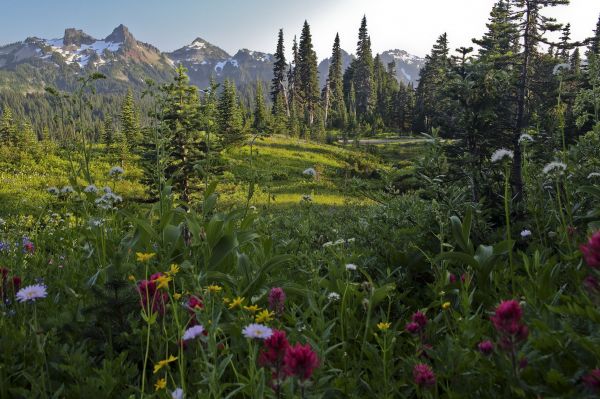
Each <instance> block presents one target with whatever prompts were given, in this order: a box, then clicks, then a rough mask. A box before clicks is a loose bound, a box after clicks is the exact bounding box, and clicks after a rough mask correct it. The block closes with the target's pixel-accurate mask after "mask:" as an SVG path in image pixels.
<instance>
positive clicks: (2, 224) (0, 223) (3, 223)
mask: <svg viewBox="0 0 600 399" xmlns="http://www.w3.org/2000/svg"><path fill="white" fill-rule="evenodd" d="M5 224H6V222H5V221H4V219H2V218H0V227H2V226H4V225H5Z"/></svg>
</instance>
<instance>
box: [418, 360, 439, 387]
mask: <svg viewBox="0 0 600 399" xmlns="http://www.w3.org/2000/svg"><path fill="white" fill-rule="evenodd" d="M413 379H414V381H415V384H417V385H418V386H420V387H430V386H433V385H435V374H434V373H433V370H432V369H431V367H429V366H428V365H426V364H424V363H419V364H415V367H414V368H413Z"/></svg>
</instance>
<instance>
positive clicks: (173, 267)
mask: <svg viewBox="0 0 600 399" xmlns="http://www.w3.org/2000/svg"><path fill="white" fill-rule="evenodd" d="M179 270H180V269H179V266H177V265H176V264H175V263H173V264H172V265H171V269H170V270H169V271H168V272H167V274H168V275H170V276H174V275H176V274H177V273H179Z"/></svg>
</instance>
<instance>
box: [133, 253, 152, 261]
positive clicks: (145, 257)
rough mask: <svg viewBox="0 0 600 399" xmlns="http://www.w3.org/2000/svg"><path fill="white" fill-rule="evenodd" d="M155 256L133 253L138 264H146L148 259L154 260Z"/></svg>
mask: <svg viewBox="0 0 600 399" xmlns="http://www.w3.org/2000/svg"><path fill="white" fill-rule="evenodd" d="M155 256H156V254H155V253H154V252H152V253H147V254H146V253H143V252H136V253H135V258H136V260H137V261H138V262H142V263H143V262H148V261H149V260H150V259H152V258H154V257H155Z"/></svg>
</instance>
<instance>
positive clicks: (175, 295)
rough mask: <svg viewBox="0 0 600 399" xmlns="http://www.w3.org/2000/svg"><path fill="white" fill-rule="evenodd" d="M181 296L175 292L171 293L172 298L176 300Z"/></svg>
mask: <svg viewBox="0 0 600 399" xmlns="http://www.w3.org/2000/svg"><path fill="white" fill-rule="evenodd" d="M180 298H181V294H180V293H178V292H176V293H174V294H173V299H175V300H176V301H178V300H179V299H180Z"/></svg>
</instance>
